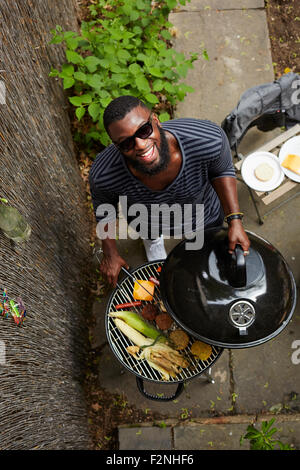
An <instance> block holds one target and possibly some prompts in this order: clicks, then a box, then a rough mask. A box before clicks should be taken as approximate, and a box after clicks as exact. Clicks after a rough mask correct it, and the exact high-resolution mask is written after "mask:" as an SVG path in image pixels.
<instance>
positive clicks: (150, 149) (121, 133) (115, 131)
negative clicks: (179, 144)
mask: <svg viewBox="0 0 300 470" xmlns="http://www.w3.org/2000/svg"><path fill="white" fill-rule="evenodd" d="M149 120H150V121H151V123H152V127H153V132H152V133H151V134H150V135H149V136H148V137H147V138H146V139H142V138H140V137H135V139H134V146H133V148H132V149H130V150H128V151H127V150H126V151H124V150H122V154H123V155H124V157H125V158H126V159H127V162H128V164H129V166H130V167H132V168H134V169H136V170H138V171H139V172H140V173H143V174H145V175H152V176H153V175H156V174H158V173H160V172H161V171H162V170H163V169H165V168H166V167H167V165H168V163H169V161H170V154H169V147H168V142H167V139H166V136H165V132H164V130H163V129H162V128H161V126H160V123H159V120H158V118H157V117H156V116H155V115H153V114H151V112H150V111H148V110H147V109H144V108H142V107H141V106H138V107H136V108H134V109H132V110H131V111H130V112H129V113H128V114H126V116H125V117H124V118H123V119H121V120H119V121H115V122H112V123H111V124H110V126H109V129H108V130H109V135H110V137H111V139H112V141H113V142H114V143H115V144H116V145H118V144H120V143H121V142H123V141H124V140H125V139H127V138H128V137H131V136H133V135H134V134H135V133H136V132H137V131H138V130H139V129H140V128H141V127H142V126H143V125H144V124H146V123H148V122H149Z"/></svg>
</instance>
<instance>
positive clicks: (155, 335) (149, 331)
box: [108, 310, 167, 342]
mask: <svg viewBox="0 0 300 470" xmlns="http://www.w3.org/2000/svg"><path fill="white" fill-rule="evenodd" d="M108 315H109V316H110V317H113V318H119V319H120V320H123V321H124V322H125V323H127V325H129V326H131V327H132V328H134V329H135V330H137V331H139V332H140V333H142V334H143V335H145V336H146V337H147V338H152V339H158V341H159V342H166V341H167V338H166V337H165V336H163V335H162V333H161V332H160V331H158V330H157V329H156V328H154V327H153V326H151V325H149V324H148V323H146V322H145V321H144V320H143V319H142V318H141V317H140V316H139V315H138V314H137V313H135V312H129V311H127V310H123V311H120V312H119V311H118V312H110V313H109V314H108ZM159 336H160V338H159Z"/></svg>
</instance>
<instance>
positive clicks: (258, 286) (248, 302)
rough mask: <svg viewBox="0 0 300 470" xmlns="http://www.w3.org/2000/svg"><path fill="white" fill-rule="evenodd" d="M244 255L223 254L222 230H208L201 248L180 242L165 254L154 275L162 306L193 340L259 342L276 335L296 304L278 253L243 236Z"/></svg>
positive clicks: (231, 345)
mask: <svg viewBox="0 0 300 470" xmlns="http://www.w3.org/2000/svg"><path fill="white" fill-rule="evenodd" d="M247 235H248V237H249V239H250V242H251V246H250V254H249V255H248V256H247V257H244V255H243V251H242V249H241V247H237V250H236V252H235V253H234V255H230V254H229V253H228V237H227V230H225V229H221V230H208V231H206V232H205V242H204V246H203V248H202V249H201V250H187V249H186V247H185V245H186V243H187V242H186V241H182V242H181V243H179V244H178V245H177V246H176V247H175V248H174V249H173V250H172V251H171V253H170V254H169V255H168V257H167V259H166V261H165V263H164V266H163V269H162V272H161V276H160V288H161V295H162V299H163V301H164V303H165V306H166V308H167V310H168V311H169V313H170V314H171V315H172V316H173V318H174V319H175V320H176V321H177V323H179V325H181V327H182V328H184V329H185V330H187V331H188V332H189V333H190V334H192V335H194V336H195V337H196V338H198V339H199V340H202V341H204V342H207V343H210V344H213V345H216V346H221V347H227V348H245V347H251V346H256V345H259V344H261V343H264V342H266V341H268V340H270V339H271V338H273V337H275V336H276V335H277V334H279V333H280V332H281V331H282V330H283V328H285V326H286V325H287V323H288V322H289V320H290V319H291V317H292V314H293V312H294V309H295V305H296V286H295V281H294V277H293V275H292V272H291V270H290V269H289V267H288V265H287V263H286V262H285V260H284V258H283V257H282V255H281V254H280V253H279V252H278V251H277V250H276V249H275V248H274V247H273V246H272V245H271V244H270V243H269V242H267V241H266V240H264V239H262V238H261V237H259V236H257V235H255V234H253V233H251V232H247Z"/></svg>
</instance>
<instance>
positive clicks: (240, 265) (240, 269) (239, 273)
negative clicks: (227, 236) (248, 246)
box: [230, 245, 247, 287]
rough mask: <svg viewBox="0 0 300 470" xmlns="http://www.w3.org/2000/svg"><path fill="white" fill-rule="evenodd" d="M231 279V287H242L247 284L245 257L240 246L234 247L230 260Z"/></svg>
mask: <svg viewBox="0 0 300 470" xmlns="http://www.w3.org/2000/svg"><path fill="white" fill-rule="evenodd" d="M230 269H231V270H232V277H231V281H230V284H231V285H232V286H233V287H244V286H245V285H246V284H247V271H246V256H245V255H244V251H243V249H242V247H241V245H236V246H235V250H234V253H233V254H232V258H231V266H230Z"/></svg>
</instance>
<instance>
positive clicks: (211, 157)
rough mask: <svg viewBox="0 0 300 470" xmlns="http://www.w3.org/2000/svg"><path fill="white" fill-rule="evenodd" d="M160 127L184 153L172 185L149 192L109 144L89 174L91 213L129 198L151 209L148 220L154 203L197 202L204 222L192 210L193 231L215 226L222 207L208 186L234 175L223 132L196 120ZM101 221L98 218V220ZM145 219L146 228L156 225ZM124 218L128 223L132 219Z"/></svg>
mask: <svg viewBox="0 0 300 470" xmlns="http://www.w3.org/2000/svg"><path fill="white" fill-rule="evenodd" d="M162 127H163V129H164V130H167V131H169V132H170V133H172V134H173V135H174V136H175V137H176V139H177V142H178V144H179V147H180V150H181V154H182V165H181V169H180V171H179V173H178V175H177V177H176V178H175V179H174V181H173V182H172V183H171V184H170V185H169V186H167V187H166V188H165V189H163V190H161V191H156V190H152V189H150V188H148V187H147V186H145V185H144V184H143V183H142V182H141V181H139V180H138V179H137V178H136V177H135V176H134V175H133V174H132V173H131V172H130V171H129V169H128V167H127V165H126V163H125V160H124V158H125V157H124V156H123V155H122V154H121V153H120V151H119V150H118V148H117V147H116V146H115V145H113V144H111V145H109V146H108V147H107V148H106V149H105V150H103V151H102V152H101V153H99V154H98V155H97V157H96V159H95V161H94V163H93V165H92V167H91V170H90V188H91V194H92V201H93V206H94V211H95V214H96V211H97V208H98V206H99V205H103V204H112V205H113V206H114V207H115V208H116V211H117V208H118V202H119V197H120V196H127V207H130V206H131V205H133V204H137V203H139V204H143V205H145V206H146V207H147V208H148V209H149V210H148V216H149V217H150V215H151V205H153V204H155V205H162V204H168V205H169V206H172V205H173V204H180V205H181V206H182V207H183V205H184V204H190V205H191V204H192V205H193V206H194V208H195V207H196V206H195V205H196V204H203V205H204V221H203V220H201V221H199V220H197V217H196V212H195V210H194V211H193V215H192V219H193V220H192V227H193V230H197V229H198V228H199V227H200V226H201V227H203V225H202V224H203V223H204V227H207V226H211V225H214V222H216V221H217V220H218V219H219V217H220V210H221V206H220V201H219V198H218V196H217V194H216V192H215V191H214V189H213V187H212V185H211V182H212V181H213V180H214V179H215V178H220V177H224V176H229V177H233V178H234V177H235V171H234V168H233V164H232V157H231V151H230V148H229V144H228V140H227V137H226V135H225V133H224V131H223V130H222V129H221V128H220V127H219V126H217V124H214V123H213V122H210V121H207V120H200V119H194V118H179V119H173V120H171V121H166V122H163V123H162ZM103 217H104V216H103ZM103 217H99V216H98V215H97V214H96V220H97V222H99V221H101V220H102V219H103ZM149 217H148V222H147V223H148V224H149V225H151V224H153V223H156V222H155V221H153V217H152V219H151V220H150V218H149ZM160 219H161V218H160ZM127 220H128V222H130V220H131V219H130V217H127ZM106 221H107V219H106ZM173 222H174V221H173ZM158 223H159V225H160V227H161V226H162V224H163V222H162V221H161V220H159V222H158ZM171 224H172V218H171ZM171 234H172V227H171ZM149 236H150V235H149Z"/></svg>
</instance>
